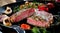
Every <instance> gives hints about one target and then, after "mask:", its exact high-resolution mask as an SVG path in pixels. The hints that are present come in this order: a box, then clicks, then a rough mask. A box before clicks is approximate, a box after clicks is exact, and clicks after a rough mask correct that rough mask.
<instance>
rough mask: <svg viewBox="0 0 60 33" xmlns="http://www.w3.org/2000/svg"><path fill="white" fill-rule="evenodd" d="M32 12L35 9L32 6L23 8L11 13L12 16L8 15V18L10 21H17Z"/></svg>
mask: <svg viewBox="0 0 60 33" xmlns="http://www.w3.org/2000/svg"><path fill="white" fill-rule="evenodd" d="M34 12H35V11H34V9H33V8H29V9H23V10H20V11H19V12H17V13H15V14H13V15H12V16H10V19H11V21H12V22H18V21H21V20H23V19H24V18H27V17H29V16H31V15H32V14H33V13H34Z"/></svg>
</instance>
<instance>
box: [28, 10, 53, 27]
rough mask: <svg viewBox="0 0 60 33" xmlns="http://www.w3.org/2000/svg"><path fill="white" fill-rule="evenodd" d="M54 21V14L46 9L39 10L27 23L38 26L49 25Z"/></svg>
mask: <svg viewBox="0 0 60 33" xmlns="http://www.w3.org/2000/svg"><path fill="white" fill-rule="evenodd" d="M52 22H53V15H52V14H50V13H48V12H45V11H37V12H35V13H34V14H33V16H31V17H29V18H27V23H29V24H31V25H34V26H38V27H49V26H50V24H52Z"/></svg>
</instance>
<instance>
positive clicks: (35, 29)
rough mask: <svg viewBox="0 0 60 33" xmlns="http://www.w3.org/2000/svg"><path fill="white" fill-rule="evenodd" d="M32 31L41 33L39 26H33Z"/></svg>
mask: <svg viewBox="0 0 60 33" xmlns="http://www.w3.org/2000/svg"><path fill="white" fill-rule="evenodd" d="M32 32H33V33H41V32H40V31H39V28H37V27H33V29H32Z"/></svg>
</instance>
